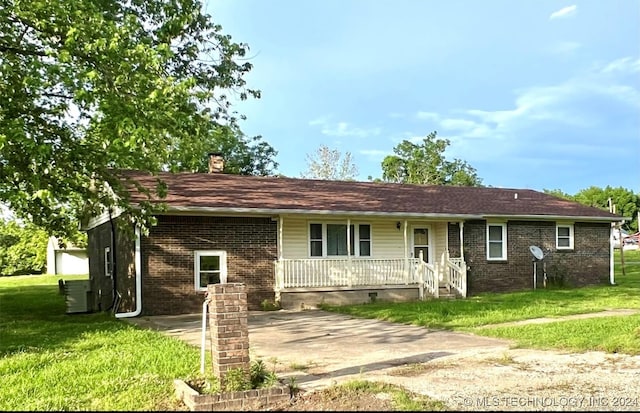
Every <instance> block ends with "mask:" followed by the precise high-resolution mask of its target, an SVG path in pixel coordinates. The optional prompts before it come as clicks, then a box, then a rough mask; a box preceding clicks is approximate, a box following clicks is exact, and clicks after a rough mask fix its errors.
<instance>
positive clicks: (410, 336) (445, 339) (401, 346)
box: [125, 310, 638, 390]
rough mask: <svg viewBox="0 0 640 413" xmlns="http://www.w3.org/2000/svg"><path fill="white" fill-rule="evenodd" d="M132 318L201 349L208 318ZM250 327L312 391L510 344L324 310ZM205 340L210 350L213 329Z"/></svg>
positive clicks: (280, 368) (260, 345) (263, 352)
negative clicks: (416, 364)
mask: <svg viewBox="0 0 640 413" xmlns="http://www.w3.org/2000/svg"><path fill="white" fill-rule="evenodd" d="M635 313H638V310H608V311H603V312H600V313H594V314H577V315H571V316H564V317H559V318H542V319H533V320H524V321H518V322H514V323H504V324H499V325H492V326H486V327H496V326H503V325H519V324H526V323H545V322H554V321H562V320H567V319H579V318H589V317H605V316H614V315H630V314H635ZM125 320H127V321H129V322H131V323H134V324H137V325H139V326H141V327H148V328H152V329H155V330H158V331H161V332H162V333H164V334H167V335H169V336H173V337H176V338H179V339H181V340H184V341H186V342H188V343H190V344H192V345H194V346H196V347H198V348H200V345H201V340H202V315H201V314H188V315H179V316H153V317H137V318H130V319H125ZM248 324H249V345H250V349H249V351H250V355H251V359H252V360H258V359H260V360H262V361H263V362H264V363H265V364H266V365H267V367H268V368H269V369H275V371H276V372H277V373H278V376H279V377H282V378H285V379H286V378H287V377H295V384H296V385H298V386H299V387H300V388H303V389H305V390H312V389H317V388H322V387H325V386H328V385H331V384H333V383H337V382H342V381H345V380H350V379H354V378H362V377H364V376H366V375H367V374H368V373H369V374H373V375H380V374H384V373H383V371H384V370H386V369H391V368H394V367H398V366H402V365H407V364H414V363H424V362H427V361H430V360H434V359H439V358H445V357H450V358H451V359H458V360H459V359H460V358H461V357H462V358H464V357H467V356H468V357H471V356H477V355H481V354H489V353H498V354H500V352H504V351H507V350H508V349H509V348H510V344H511V343H510V342H509V341H507V340H499V339H494V338H488V337H481V336H476V335H473V334H466V333H459V332H452V331H442V330H429V329H427V328H423V327H416V326H410V325H404V324H397V323H390V322H385V321H380V320H370V319H360V318H354V317H350V316H347V315H342V314H336V313H331V312H326V311H322V310H306V311H285V310H280V311H266V312H263V311H258V312H250V313H249V317H248ZM207 328H208V324H207ZM206 343H207V344H206V345H207V348H206V349H207V351H209V348H210V347H209V346H210V344H209V334H208V331H207V335H206Z"/></svg>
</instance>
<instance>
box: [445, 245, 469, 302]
mask: <svg viewBox="0 0 640 413" xmlns="http://www.w3.org/2000/svg"><path fill="white" fill-rule="evenodd" d="M442 261H443V263H444V268H443V270H444V277H445V282H446V284H447V288H449V289H450V288H453V289H455V290H456V291H457V292H458V294H460V295H461V296H463V297H466V296H467V263H465V262H464V260H463V259H462V258H450V257H449V251H445V252H444V253H443V260H442Z"/></svg>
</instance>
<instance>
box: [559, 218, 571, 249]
mask: <svg viewBox="0 0 640 413" xmlns="http://www.w3.org/2000/svg"><path fill="white" fill-rule="evenodd" d="M556 248H557V249H559V250H572V249H573V224H556Z"/></svg>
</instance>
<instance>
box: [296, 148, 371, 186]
mask: <svg viewBox="0 0 640 413" xmlns="http://www.w3.org/2000/svg"><path fill="white" fill-rule="evenodd" d="M300 175H301V176H302V177H303V178H309V179H327V180H334V181H353V180H355V179H356V177H357V176H358V167H357V166H356V164H355V163H354V162H353V157H352V156H351V152H345V154H344V155H343V154H342V153H341V152H340V151H339V150H337V149H331V148H329V147H328V146H326V145H320V146H319V147H318V149H316V151H315V152H314V153H313V154H307V170H306V171H304V172H302V173H301V174H300Z"/></svg>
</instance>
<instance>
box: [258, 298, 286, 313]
mask: <svg viewBox="0 0 640 413" xmlns="http://www.w3.org/2000/svg"><path fill="white" fill-rule="evenodd" d="M260 306H261V307H262V310H263V311H276V310H280V309H281V308H282V307H281V306H280V303H279V302H278V301H274V300H267V299H266V298H265V299H264V300H262V302H261V303H260Z"/></svg>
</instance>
